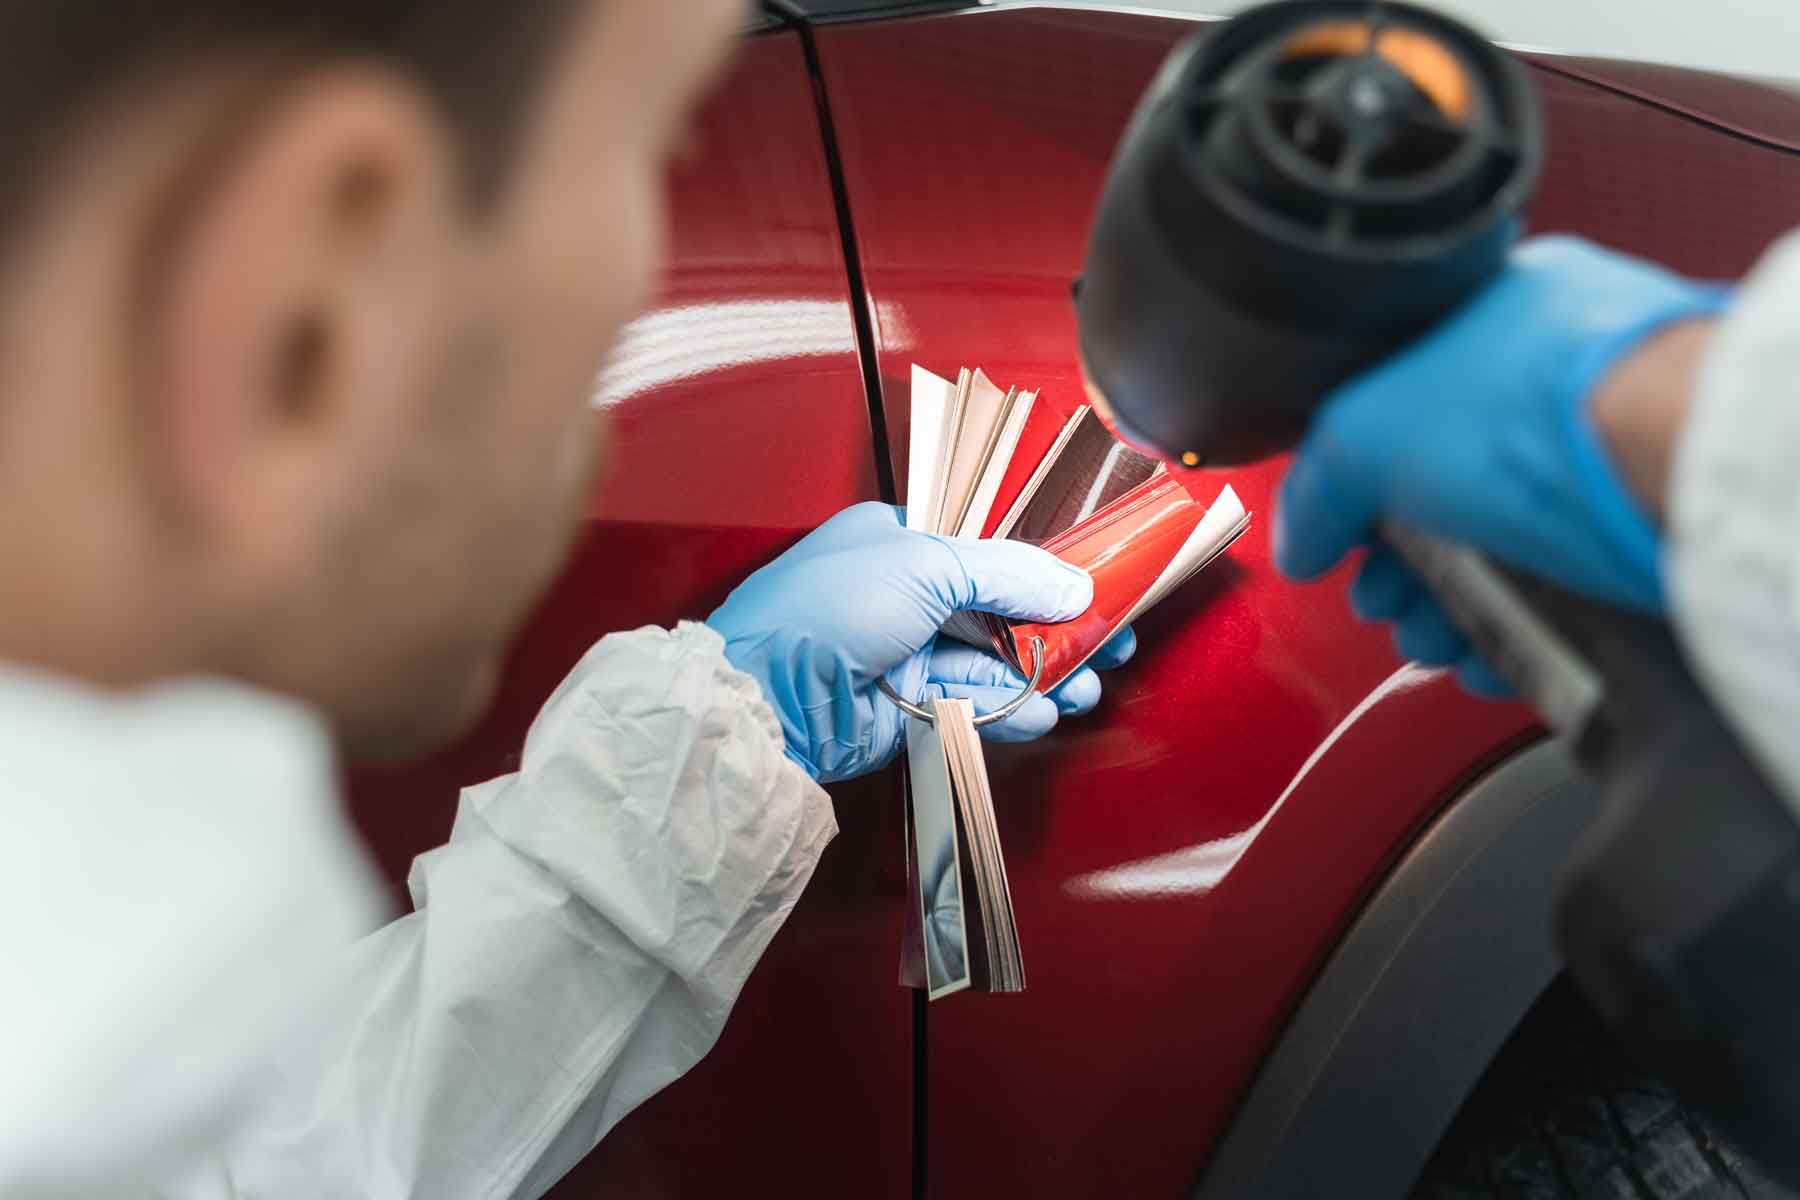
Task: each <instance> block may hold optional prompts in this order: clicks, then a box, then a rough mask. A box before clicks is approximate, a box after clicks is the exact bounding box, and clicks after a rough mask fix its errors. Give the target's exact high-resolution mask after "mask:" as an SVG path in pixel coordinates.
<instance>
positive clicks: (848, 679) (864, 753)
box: [706, 503, 1136, 781]
mask: <svg viewBox="0 0 1800 1200" xmlns="http://www.w3.org/2000/svg"><path fill="white" fill-rule="evenodd" d="M1093 594H1094V587H1093V581H1092V580H1091V579H1089V578H1088V576H1087V573H1086V572H1085V571H1082V570H1080V569H1078V568H1076V567H1072V566H1070V565H1068V564H1067V563H1065V562H1062V561H1061V560H1060V559H1058V558H1056V556H1054V555H1052V554H1049V553H1047V552H1045V551H1043V550H1040V549H1038V548H1037V547H1036V546H1030V545H1027V544H1025V543H1024V542H1013V541H976V540H972V539H965V538H946V537H937V536H934V535H932V534H925V533H916V532H913V531H912V530H909V529H907V528H906V527H905V526H904V524H903V523H902V521H901V515H900V512H899V510H897V509H895V508H893V507H891V506H889V505H886V504H874V503H870V504H859V505H856V506H855V507H854V508H848V509H845V510H844V511H843V512H841V513H839V514H838V515H837V516H835V517H833V518H831V520H829V521H827V522H825V524H823V525H821V526H819V528H817V529H815V530H814V531H813V532H812V533H810V534H808V535H807V536H806V537H805V538H803V539H801V541H800V542H799V543H798V544H796V545H795V546H794V547H793V548H792V549H790V550H789V551H788V552H787V553H785V554H783V555H782V556H781V557H780V558H777V559H776V560H775V561H774V562H772V563H770V564H769V565H768V566H766V567H764V568H763V569H762V570H760V571H758V572H756V573H755V574H754V575H752V576H750V578H749V579H747V580H745V581H744V582H743V583H742V584H740V585H739V586H738V588H737V590H735V591H734V592H732V593H731V595H730V596H729V597H728V598H727V599H726V601H725V603H724V604H722V605H720V606H719V609H718V611H716V612H714V613H713V615H712V616H710V617H708V618H707V619H706V623H707V624H708V625H710V626H711V627H712V628H713V629H714V630H716V631H717V632H718V633H719V634H720V635H721V636H723V637H724V639H725V656H726V658H728V659H730V661H731V664H732V665H733V666H735V667H737V668H738V669H739V670H740V671H744V672H745V673H747V674H749V675H751V676H753V677H754V678H755V679H756V681H757V682H758V683H759V684H760V685H761V686H762V690H763V695H764V697H765V698H766V699H767V700H768V701H769V705H770V707H771V708H773V709H774V710H775V716H776V718H777V719H778V720H779V721H780V722H781V729H782V736H783V738H784V739H785V741H786V742H787V751H788V756H789V757H790V758H792V759H794V761H796V762H798V763H799V764H800V765H801V766H803V767H805V768H806V769H807V771H809V772H810V773H811V774H812V775H813V777H814V778H815V779H819V780H821V781H830V780H834V779H848V778H850V777H852V776H855V775H861V774H864V773H866V772H868V771H872V770H875V769H876V768H877V767H880V766H882V765H884V764H886V763H887V762H889V761H891V760H892V759H893V758H894V756H895V755H896V754H897V753H899V750H900V744H901V740H902V738H903V736H904V732H905V720H906V719H905V716H904V715H903V714H902V713H901V712H900V710H899V709H898V708H897V707H895V705H894V703H893V702H892V701H891V700H889V699H888V698H887V697H885V696H883V695H881V693H880V692H879V691H877V690H876V688H875V681H876V680H877V679H880V678H882V677H883V676H886V677H887V679H888V681H889V682H890V683H891V684H892V685H893V687H894V689H895V690H896V691H898V692H899V693H900V695H902V696H905V697H906V698H907V699H909V700H911V701H913V702H914V703H922V702H925V701H928V700H931V699H933V698H936V697H941V696H957V697H965V698H967V699H969V700H971V701H973V702H974V705H975V711H976V712H977V714H980V713H984V712H989V711H992V710H994V709H997V708H999V707H1001V706H1002V705H1004V704H1005V703H1006V702H1007V701H1009V700H1011V699H1012V698H1013V696H1015V695H1016V694H1017V693H1018V692H1019V690H1020V689H1021V688H1023V687H1024V686H1025V681H1024V680H1023V679H1021V678H1019V677H1018V675H1017V673H1016V672H1014V671H1013V670H1012V669H1011V668H1010V667H1008V666H1007V665H1006V664H1005V663H1003V662H1001V661H1000V660H999V659H998V658H996V657H994V656H993V655H991V654H985V653H983V652H981V651H979V650H976V649H974V648H973V647H969V646H964V645H960V644H958V643H956V642H952V641H949V640H947V639H939V638H938V627H939V626H940V625H942V624H943V623H944V621H945V619H946V618H948V617H949V616H950V614H951V613H953V612H958V611H961V610H964V609H980V610H983V611H986V612H994V613H999V614H1000V615H1002V616H1008V617H1018V618H1020V619H1023V620H1031V621H1062V620H1068V619H1070V618H1072V617H1076V616H1079V615H1080V614H1081V613H1082V612H1083V611H1084V610H1085V609H1086V608H1087V606H1088V605H1089V604H1090V603H1091V602H1092V600H1093ZM1135 644H1136V643H1135V641H1134V639H1133V638H1132V636H1131V632H1130V631H1129V630H1126V631H1124V632H1123V633H1121V634H1119V635H1117V636H1115V637H1114V638H1113V640H1112V641H1111V642H1110V643H1108V644H1107V646H1106V647H1105V648H1103V650H1102V651H1101V652H1100V653H1099V654H1097V655H1095V656H1094V659H1093V660H1092V662H1093V664H1094V665H1095V666H1099V667H1108V666H1116V665H1118V664H1119V663H1121V662H1123V661H1125V659H1127V658H1129V657H1130V656H1131V652H1132V649H1133V647H1134V646H1135ZM1099 699H1100V680H1099V677H1098V676H1097V675H1095V674H1094V672H1093V671H1091V670H1083V671H1078V672H1076V673H1075V674H1074V675H1072V676H1070V677H1069V678H1068V679H1067V680H1065V681H1064V682H1063V684H1062V686H1060V687H1058V688H1057V689H1056V691H1055V692H1053V693H1051V694H1050V695H1049V696H1034V697H1032V699H1031V700H1029V701H1027V702H1026V704H1025V705H1024V706H1023V707H1021V708H1020V709H1019V710H1018V711H1017V712H1015V713H1013V714H1012V716H1010V717H1008V718H1007V719H1006V720H1005V721H1002V722H1000V723H998V724H996V725H991V726H988V727H986V728H984V729H983V730H982V733H983V735H984V736H986V737H989V738H993V739H997V740H1010V741H1020V740H1026V739H1029V738H1035V737H1039V736H1042V735H1043V734H1045V733H1047V732H1049V730H1050V729H1051V728H1052V727H1054V726H1055V724H1056V721H1057V718H1058V717H1059V716H1067V715H1072V714H1074V713H1080V712H1086V711H1087V710H1088V709H1091V708H1092V707H1093V706H1094V705H1095V704H1096V703H1098V701H1099Z"/></svg>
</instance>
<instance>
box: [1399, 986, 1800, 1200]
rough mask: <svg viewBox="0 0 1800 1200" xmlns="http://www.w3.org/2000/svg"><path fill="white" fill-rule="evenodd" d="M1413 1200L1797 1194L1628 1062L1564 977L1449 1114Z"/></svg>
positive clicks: (1783, 1198) (1736, 1198)
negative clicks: (1459, 1106) (1451, 1115)
mask: <svg viewBox="0 0 1800 1200" xmlns="http://www.w3.org/2000/svg"><path fill="white" fill-rule="evenodd" d="M1412 1196H1413V1200H1515V1198H1517V1200H1526V1198H1529V1200H1577V1198H1579V1200H1590V1198H1592V1200H1715V1198H1718V1200H1723V1198H1725V1197H1731V1198H1733V1200H1800V1193H1796V1192H1793V1191H1790V1190H1788V1189H1787V1188H1784V1187H1782V1186H1780V1185H1778V1184H1776V1183H1774V1182H1772V1181H1770V1180H1769V1179H1767V1178H1766V1177H1765V1176H1764V1175H1762V1173H1761V1172H1760V1171H1759V1170H1758V1169H1757V1167H1756V1165H1755V1164H1754V1163H1753V1162H1751V1161H1750V1160H1748V1159H1747V1158H1745V1157H1744V1156H1743V1155H1742V1154H1740V1153H1738V1152H1737V1151H1736V1150H1734V1149H1732V1148H1731V1147H1730V1146H1729V1145H1728V1144H1726V1143H1725V1142H1723V1141H1722V1140H1720V1138H1719V1137H1718V1135H1717V1134H1716V1133H1715V1132H1714V1131H1713V1129H1712V1127H1711V1126H1710V1125H1709V1124H1708V1123H1707V1121H1706V1120H1705V1119H1704V1118H1703V1117H1701V1116H1700V1115H1699V1114H1698V1113H1696V1112H1695V1111H1694V1110H1692V1109H1691V1108H1689V1107H1687V1106H1686V1105H1684V1104H1683V1103H1682V1102H1681V1101H1680V1100H1679V1099H1678V1098H1677V1097H1676V1095H1675V1093H1674V1092H1673V1091H1672V1090H1671V1089H1670V1088H1669V1087H1668V1086H1667V1085H1666V1084H1664V1083H1663V1082H1661V1081H1660V1080H1659V1079H1657V1078H1656V1077H1655V1076H1654V1075H1651V1074H1650V1073H1648V1072H1646V1071H1644V1070H1643V1069H1641V1068H1639V1067H1638V1066H1636V1065H1635V1064H1634V1063H1633V1062H1632V1061H1631V1059H1630V1058H1629V1057H1628V1056H1627V1055H1626V1054H1625V1052H1624V1051H1623V1049H1622V1048H1621V1047H1620V1046H1619V1044H1618V1043H1617V1042H1616V1041H1615V1040H1614V1039H1613V1038H1612V1037H1611V1035H1610V1034H1609V1033H1608V1032H1607V1030H1606V1028H1605V1027H1604V1026H1603V1025H1602V1024H1601V1023H1600V1020H1599V1018H1598V1017H1597V1016H1595V1014H1594V1012H1593V1010H1591V1009H1590V1008H1589V1007H1588V1006H1587V1004H1586V1003H1585V1002H1584V1001H1583V1000H1582V999H1581V997H1580V996H1579V995H1578V994H1577V993H1576V991H1575V989H1574V988H1573V987H1572V986H1571V985H1570V984H1569V983H1568V982H1567V981H1566V980H1559V981H1558V982H1557V983H1556V984H1554V985H1553V986H1552V987H1551V988H1550V990H1549V991H1548V992H1546V993H1545V995H1544V997H1543V999H1541V1000H1540V1001H1539V1002H1538V1003H1537V1005H1536V1006H1535V1007H1534V1008H1533V1009H1532V1011H1531V1012H1530V1013H1529V1014H1528V1015H1527V1016H1526V1018H1525V1020H1524V1021H1523V1022H1522V1023H1521V1024H1520V1025H1519V1028H1518V1029H1517V1030H1516V1031H1515V1032H1514V1033H1513V1035H1512V1037H1511V1038H1510V1039H1509V1040H1508V1041H1507V1043H1506V1045H1505V1046H1504V1047H1503V1048H1502V1049H1501V1051H1500V1054H1499V1056H1498V1057H1497V1058H1496V1059H1495V1060H1494V1064H1493V1065H1492V1066H1491V1067H1489V1068H1488V1071H1487V1073H1486V1074H1485V1075H1484V1076H1483V1077H1482V1079H1481V1082H1480V1083H1479V1084H1478V1085H1477V1086H1476V1088H1475V1091H1474V1092H1473V1093H1472V1094H1471V1095H1470V1096H1469V1099H1468V1100H1467V1102H1465V1103H1464V1105H1463V1107H1462V1109H1461V1110H1460V1111H1459V1112H1458V1113H1457V1115H1456V1118H1455V1120H1454V1121H1453V1122H1452V1123H1451V1126H1450V1129H1449V1131H1448V1132H1446V1133H1445V1135H1444V1139H1443V1141H1442V1142H1440V1143H1439V1145H1438V1148H1437V1150H1436V1152H1435V1153H1434V1154H1433V1155H1432V1158H1431V1161H1430V1162H1429V1163H1428V1164H1427V1165H1426V1167H1425V1170H1424V1171H1423V1173H1422V1174H1421V1175H1420V1178H1419V1182H1418V1183H1417V1184H1416V1185H1415V1187H1414V1189H1413V1192H1412Z"/></svg>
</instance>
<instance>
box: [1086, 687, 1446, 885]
mask: <svg viewBox="0 0 1800 1200" xmlns="http://www.w3.org/2000/svg"><path fill="white" fill-rule="evenodd" d="M1442 673H1443V672H1442V670H1441V669H1440V668H1435V667H1421V666H1419V665H1418V664H1417V663H1407V664H1406V665H1405V666H1402V667H1401V668H1400V669H1399V670H1398V671H1395V672H1394V673H1393V674H1392V675H1389V676H1388V677H1387V678H1386V679H1384V680H1382V681H1381V682H1380V683H1379V684H1377V685H1376V686H1375V690H1374V691H1372V692H1370V693H1369V694H1368V695H1367V696H1364V697H1363V698H1362V700H1361V701H1359V702H1358V703H1357V705H1356V707H1355V708H1353V709H1351V710H1350V712H1349V713H1348V715H1346V716H1345V717H1344V719H1343V720H1341V721H1339V722H1338V723H1337V725H1336V726H1335V727H1334V728H1333V729H1332V731H1331V732H1330V733H1328V734H1326V735H1325V740H1324V741H1322V742H1320V743H1319V745H1318V747H1317V748H1316V749H1314V750H1313V752H1312V753H1311V754H1309V755H1307V758H1306V761H1305V762H1303V763H1301V764H1300V769H1299V770H1298V771H1296V772H1295V773H1294V777H1293V778H1292V779H1290V780H1288V785H1287V786H1286V787H1285V788H1283V789H1282V790H1281V795H1279V796H1277V797H1276V798H1275V803H1274V804H1272V805H1270V806H1269V811H1268V812H1266V813H1264V814H1263V816H1262V819H1261V820H1260V821H1258V822H1257V823H1256V824H1254V825H1252V826H1250V827H1249V828H1248V829H1245V830H1243V831H1242V832H1241V833H1234V834H1232V835H1231V836H1230V837H1224V838H1215V839H1214V840H1212V841H1210V842H1202V843H1200V844H1199V845H1198V846H1189V847H1188V848H1186V849H1185V850H1173V851H1170V852H1169V853H1168V854H1157V855H1153V856H1151V857H1150V858H1140V859H1138V860H1137V861H1136V862H1128V863H1123V864H1121V865H1119V866H1116V867H1108V868H1107V869H1106V870H1104V871H1090V872H1088V873H1087V874H1086V875H1077V876H1076V877H1075V878H1073V879H1071V880H1069V881H1068V882H1067V883H1065V884H1064V885H1063V890H1064V891H1065V892H1067V893H1068V894H1069V895H1070V896H1072V897H1074V898H1075V899H1078V900H1135V899H1141V898H1143V897H1146V896H1163V895H1169V894H1178V895H1179V894H1187V895H1201V894H1204V893H1206V892H1210V891H1211V890H1212V889H1213V888H1214V887H1215V886H1217V884H1218V882H1219V881H1220V880H1221V879H1224V878H1225V875H1226V873H1227V872H1229V871H1230V870H1231V868H1232V867H1234V866H1236V865H1237V860H1238V859H1239V858H1240V857H1241V856H1242V855H1243V853H1244V851H1245V850H1248V849H1249V848H1250V844H1251V843H1252V842H1254V841H1255V840H1256V835H1257V834H1259V833H1261V832H1262V830H1263V826H1265V825H1267V824H1268V823H1269V821H1270V819H1271V818H1272V817H1274V815H1275V814H1276V813H1277V812H1279V811H1280V810H1281V806H1282V805H1283V804H1286V803H1287V799H1288V797H1289V796H1291V795H1293V794H1294V792H1295V790H1296V789H1297V788H1299V786H1300V784H1301V782H1302V781H1303V780H1305V778H1306V777H1307V775H1308V774H1310V773H1311V772H1312V769H1313V768H1314V767H1315V766H1317V765H1318V764H1319V760H1320V759H1322V758H1324V757H1325V755H1326V753H1327V752H1328V751H1329V750H1330V749H1331V748H1332V747H1333V746H1334V745H1336V744H1337V742H1338V739H1340V738H1342V737H1343V736H1344V735H1345V734H1346V733H1348V732H1349V731H1350V728H1351V726H1353V725H1355V724H1356V722H1357V721H1359V720H1361V719H1362V716H1363V714H1365V713H1367V712H1368V711H1369V710H1370V709H1372V708H1374V707H1375V706H1376V705H1377V704H1379V703H1381V702H1382V701H1383V700H1385V699H1387V698H1388V697H1389V696H1395V695H1398V694H1400V693H1401V692H1408V691H1411V690H1412V689H1414V688H1417V687H1423V686H1424V685H1425V684H1427V683H1429V682H1430V681H1431V680H1433V679H1435V678H1437V676H1439V675H1440V674H1442Z"/></svg>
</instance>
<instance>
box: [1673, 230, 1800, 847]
mask: <svg viewBox="0 0 1800 1200" xmlns="http://www.w3.org/2000/svg"><path fill="white" fill-rule="evenodd" d="M1668 511H1669V537H1668V548H1667V552H1666V559H1665V566H1664V569H1665V572H1666V576H1667V582H1668V586H1669V593H1670V597H1671V600H1672V602H1673V609H1674V621H1675V626H1676V630H1677V632H1678V633H1679V635H1680V637H1681V640H1682V643H1683V645H1684V646H1685V648H1686V650H1687V653H1688V657H1689V660H1690V661H1691V663H1692V664H1693V667H1694V671H1695V674H1696V675H1697V676H1698V677H1699V679H1700V681H1701V683H1702V684H1703V685H1704V686H1705V687H1706V689H1707V691H1708V693H1709V694H1710V695H1711V696H1712V697H1713V698H1714V700H1715V701H1716V702H1717V703H1718V705H1719V707H1720V709H1721V710H1722V711H1723V712H1724V714H1725V716H1726V718H1727V719H1728V720H1729V721H1730V722H1731V724H1732V726H1733V727H1734V728H1735V729H1736V730H1737V732H1738V733H1739V735H1740V736H1741V737H1742V738H1743V739H1744V743H1745V749H1746V750H1747V751H1748V752H1749V754H1750V755H1751V757H1752V759H1753V760H1754V761H1756V762H1757V763H1758V765H1759V766H1761V767H1762V769H1763V771H1764V773H1765V774H1766V775H1767V777H1768V779H1769V781H1770V783H1771V784H1772V785H1773V786H1774V787H1775V788H1776V789H1777V790H1778V791H1780V792H1781V793H1782V794H1783V796H1784V798H1785V799H1786V800H1787V801H1788V803H1789V804H1790V805H1792V806H1793V807H1794V810H1795V812H1796V814H1800V736H1796V732H1795V731H1796V727H1797V723H1800V234H1790V235H1788V236H1787V237H1786V238H1785V239H1783V240H1782V241H1781V242H1779V243H1777V244H1776V246H1775V247H1774V248H1773V249H1771V250H1770V251H1769V252H1768V253H1767V254H1766V255H1765V256H1764V257H1763V260H1762V262H1761V263H1760V264H1758V266H1757V268H1756V270H1755V272H1754V273H1753V274H1752V275H1751V277H1750V279H1749V280H1748V281H1747V282H1746V284H1745V285H1744V287H1743V289H1742V291H1741V292H1740V294H1739V296H1738V299H1737V302H1736V303H1735V304H1734V305H1733V308H1732V311H1731V313H1730V315H1729V316H1728V317H1727V318H1726V319H1725V320H1724V321H1723V323H1722V324H1721V326H1720V328H1719V331H1718V333H1717V335H1716V337H1715V338H1714V341H1713V344H1712V345H1711V346H1710V347H1709V348H1708V351H1707V355H1706V360H1705V362H1704V363H1703V364H1702V366H1701V371H1700V378H1699V382H1698V386H1697V389H1696V393H1695V398H1694V403H1693V408H1692V411H1691V412H1690V414H1689V416H1688V421H1687V425H1686V427H1685V429H1684V430H1683V433H1682V438H1681V443H1680V445H1679V446H1678V447H1677V451H1676V456H1675V466H1674V472H1673V476H1672V480H1671V485H1670V491H1669V503H1668Z"/></svg>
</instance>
